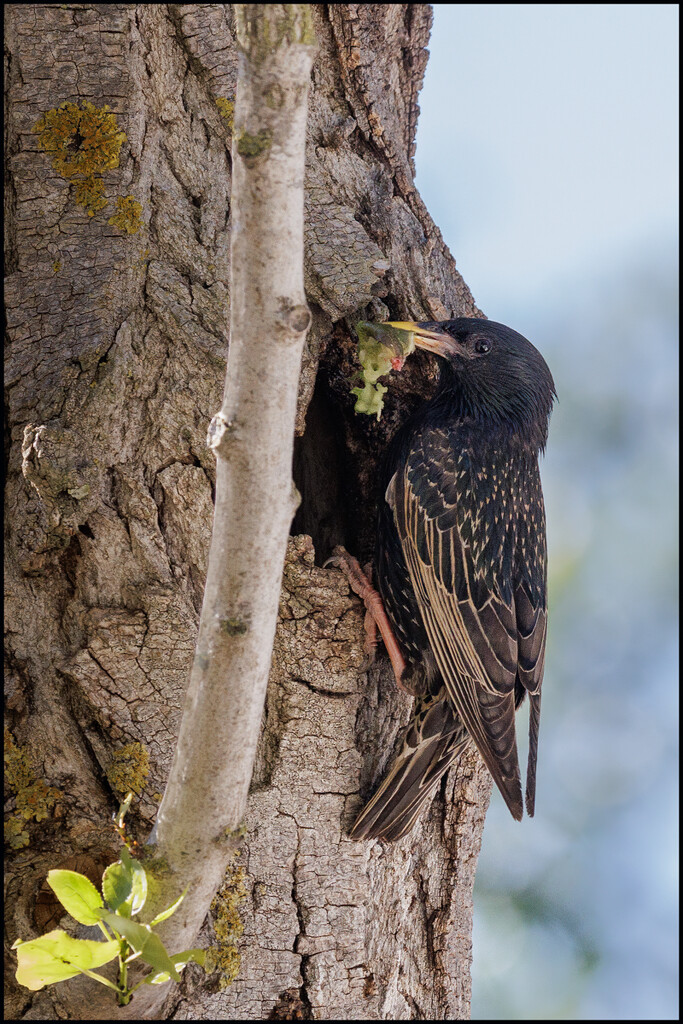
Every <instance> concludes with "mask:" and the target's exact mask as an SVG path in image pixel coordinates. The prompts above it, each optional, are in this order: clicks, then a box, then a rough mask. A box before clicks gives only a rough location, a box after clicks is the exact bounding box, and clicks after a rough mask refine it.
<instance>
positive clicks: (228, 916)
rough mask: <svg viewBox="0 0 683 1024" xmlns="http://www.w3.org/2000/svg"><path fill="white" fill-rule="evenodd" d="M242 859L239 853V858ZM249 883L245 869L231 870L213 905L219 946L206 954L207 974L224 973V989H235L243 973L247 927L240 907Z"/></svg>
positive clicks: (235, 867)
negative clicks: (241, 942) (242, 943)
mask: <svg viewBox="0 0 683 1024" xmlns="http://www.w3.org/2000/svg"><path fill="white" fill-rule="evenodd" d="M238 856H239V853H237V854H236V855H235V857H238ZM245 881H246V873H245V870H244V868H243V867H242V866H241V865H235V864H233V865H232V866H231V867H229V868H228V871H227V874H226V878H225V880H224V882H223V884H222V885H221V887H220V889H219V890H218V892H217V893H216V895H215V896H214V898H213V902H212V904H211V914H212V917H213V923H214V929H215V932H216V942H215V944H214V945H212V946H209V948H208V950H207V951H206V960H205V962H204V970H205V971H206V972H207V973H211V972H212V971H215V970H218V971H220V975H219V981H218V987H219V988H220V989H224V988H227V987H228V986H229V985H231V984H232V983H233V981H234V980H235V978H236V977H237V975H238V974H239V970H240V952H239V948H238V943H239V940H240V939H241V937H242V934H243V932H244V925H243V924H242V919H241V918H240V914H239V906H240V903H241V902H242V900H243V899H244V897H245V896H247V894H248V889H247V887H246V885H245Z"/></svg>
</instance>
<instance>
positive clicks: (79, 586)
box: [5, 4, 490, 1020]
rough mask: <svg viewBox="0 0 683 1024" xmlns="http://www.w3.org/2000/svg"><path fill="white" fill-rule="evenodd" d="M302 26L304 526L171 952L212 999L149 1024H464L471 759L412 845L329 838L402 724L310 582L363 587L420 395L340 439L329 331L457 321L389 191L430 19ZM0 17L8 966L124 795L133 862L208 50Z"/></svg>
mask: <svg viewBox="0 0 683 1024" xmlns="http://www.w3.org/2000/svg"><path fill="white" fill-rule="evenodd" d="M312 10H313V18H314V28H315V33H316V37H317V42H318V54H317V57H316V61H315V64H314V68H313V75H312V89H311V95H310V108H309V126H308V151H307V171H306V222H305V246H306V263H305V283H306V291H307V298H308V303H309V306H310V308H311V311H312V313H313V327H312V329H311V332H310V333H309V337H308V343H307V349H306V351H305V353H304V361H303V366H302V373H301V378H300V383H299V395H298V414H297V440H296V445H295V459H294V475H295V481H296V484H297V487H298V489H299V491H300V492H301V495H302V503H301V506H300V509H299V512H298V513H297V516H296V519H295V522H294V529H293V533H294V534H296V536H293V537H292V538H291V540H290V544H289V549H288V554H287V560H286V564H285V576H284V581H283V591H282V597H281V604H280V617H279V624H278V628H277V632H276V637H275V649H274V656H273V663H272V669H271V676H270V682H269V687H268V695H267V702H266V712H265V716H264V723H263V729H262V735H261V741H260V746H259V751H258V755H257V765H256V772H255V775H254V779H253V783H252V789H251V797H250V802H249V807H248V811H247V819H246V825H247V835H246V839H245V847H244V850H243V851H242V856H241V858H236V859H235V861H234V863H233V865H232V866H231V868H230V870H229V871H228V874H227V876H226V880H225V883H224V886H223V887H222V889H221V892H220V894H219V896H218V897H217V899H216V900H215V901H214V908H213V911H212V915H211V917H210V919H208V921H207V924H206V925H205V928H204V932H205V934H204V935H203V937H202V939H201V940H200V941H199V942H198V943H197V944H212V945H213V946H214V964H215V965H216V967H217V969H216V970H215V971H214V973H213V974H211V975H210V976H209V977H208V978H207V976H206V975H205V974H204V973H203V972H202V971H201V970H200V969H199V968H198V967H196V966H190V967H188V968H187V969H186V972H185V976H184V981H183V984H182V986H180V987H173V989H172V990H171V991H170V993H169V996H168V998H167V1002H166V1008H165V1011H164V1016H166V1017H168V1016H171V1015H172V1016H174V1017H177V1018H198V1017H205V1018H211V1017H213V1018H221V1019H235V1020H240V1019H241V1020H245V1019H247V1020H252V1019H253V1020H259V1019H261V1020H263V1019H269V1018H270V1019H297V1018H313V1019H330V1018H338V1019H362V1018H366V1017H367V1018H370V1019H391V1018H393V1019H411V1018H413V1019H417V1018H423V1019H432V1018H441V1019H444V1018H446V1019H464V1018H467V1017H468V1016H469V991H470V982H469V964H470V950H471V907H472V903H471V899H472V886H473V882H474V872H475V867H476V861H477V855H478V851H479V845H480V841H481V832H482V829H483V821H484V815H485V810H486V805H487V803H488V796H489V792H490V779H489V776H488V774H487V773H486V771H485V769H484V768H483V765H482V763H481V761H480V759H479V757H478V755H476V754H475V753H468V754H466V755H465V756H464V757H463V758H462V759H461V761H460V763H459V764H458V766H457V767H456V768H455V769H454V770H452V771H451V772H450V773H449V775H448V776H447V778H446V780H445V782H444V783H443V784H442V786H441V789H440V791H439V793H438V795H437V797H436V799H435V801H434V804H433V805H432V808H431V810H430V811H428V812H427V813H425V814H424V815H423V817H422V819H421V822H420V823H419V824H418V825H417V826H416V828H415V830H414V831H413V832H412V833H411V835H410V836H409V837H407V838H406V839H404V840H402V841H401V842H399V843H397V844H395V845H393V846H390V845H387V846H384V845H381V844H379V843H375V842H371V843H352V842H350V841H349V840H348V839H347V838H346V837H345V833H346V830H347V828H348V826H349V824H350V823H351V821H352V819H353V817H354V815H355V814H356V813H357V811H358V810H359V809H360V807H361V805H362V802H363V800H364V799H365V798H366V797H367V796H368V795H369V794H370V793H371V791H372V789H373V788H374V786H375V785H376V783H377V781H378V780H379V777H380V775H381V773H382V771H383V769H384V767H385V766H386V764H387V762H388V760H389V758H390V756H391V751H392V747H393V744H394V742H395V741H396V739H397V737H398V736H399V734H400V731H401V729H402V727H403V726H404V725H405V723H406V722H407V720H408V717H409V714H410V705H411V702H410V699H409V698H407V697H406V696H405V695H404V694H401V693H399V692H398V691H397V689H396V687H395V685H394V683H393V679H392V675H391V671H390V668H389V666H388V663H387V662H386V659H385V658H384V657H381V658H378V659H377V661H376V663H375V664H374V665H373V666H372V667H370V668H369V669H368V668H367V666H366V663H365V655H364V653H363V609H362V608H361V606H360V602H359V601H358V599H357V598H355V597H354V596H353V595H352V594H351V593H350V591H349V588H348V586H347V584H346V582H345V580H344V579H343V577H342V576H341V574H340V573H339V572H338V571H336V570H326V569H323V568H321V565H322V562H323V561H324V560H325V558H326V557H327V556H328V555H329V553H330V551H331V549H332V547H333V546H334V545H335V544H337V543H344V544H345V545H346V547H347V548H348V549H349V550H351V551H352V552H353V553H354V554H357V555H358V556H359V557H360V558H361V559H362V560H367V559H368V558H370V557H371V554H372V545H373V533H374V526H375V509H376V506H377V500H378V497H379V496H378V495H377V493H376V490H375V486H374V481H375V478H376V470H377V462H378V459H379V457H380V455H381V453H382V451H383V449H384V447H385V445H386V442H387V439H388V438H389V436H390V435H391V433H392V432H393V431H394V430H395V429H396V426H397V425H398V424H399V423H400V422H401V421H402V420H403V419H405V417H406V415H407V414H408V412H409V411H410V410H411V409H412V408H413V407H414V406H415V404H416V403H417V402H419V401H420V400H422V399H424V397H426V396H427V395H428V394H429V392H430V389H431V388H432V387H433V383H434V378H433V374H434V367H433V366H432V364H431V362H430V360H429V357H427V356H424V355H422V354H419V355H416V356H414V357H411V360H410V361H409V364H408V366H407V367H406V369H405V370H404V371H403V373H402V374H401V375H400V376H396V377H395V379H394V378H392V384H391V387H390V391H389V394H388V395H387V398H386V400H385V413H384V415H383V417H382V420H381V422H380V423H375V422H374V420H373V421H368V420H367V418H363V417H358V416H355V415H354V413H353V399H352V396H351V395H350V392H349V389H350V387H351V385H352V381H351V378H352V377H353V374H354V372H356V369H357V364H356V362H355V357H354V351H355V337H354V334H353V326H354V324H355V323H356V321H357V320H360V319H364V320H377V319H401V320H402V319H408V318H410V319H418V320H420V319H443V318H446V317H448V316H463V315H464V316H467V315H477V314H478V310H477V309H476V307H475V306H474V303H473V301H472V298H471V296H470V294H469V292H468V290H467V288H466V286H465V285H464V284H463V282H462V280H461V278H460V277H459V275H458V274H457V272H456V270H455V265H454V261H453V259H452V257H451V256H450V254H449V252H448V250H447V249H446V247H445V245H444V243H443V240H442V239H441V236H440V234H439V232H438V230H437V228H436V227H435V226H434V224H433V223H432V221H431V219H430V217H429V215H428V213H427V211H426V210H425V208H424V205H423V204H422V202H421V200H420V197H419V195H418V194H417V192H416V191H415V188H414V185H413V182H412V178H413V167H412V153H413V148H414V138H415V128H416V120H417V114H418V107H417V102H416V101H417V94H418V91H419V88H420V84H421V80H422V75H423V72H424V67H425V64H426V59H427V53H426V50H425V46H426V44H427V40H428V35H429V26H430V20H431V10H430V8H429V6H427V5H403V4H385V5H370V4H367V5H363V4H361V5H341V4H335V5H328V6H322V5H316V6H314V7H313V8H312ZM6 11H7V25H6V44H5V47H6V49H5V55H6V56H5V60H6V65H5V71H6V74H5V99H6V117H7V123H6V154H7V162H6V168H7V171H6V174H7V180H6V200H5V202H6V232H7V235H6V261H7V266H8V278H7V282H6V301H7V321H8V335H9V349H8V357H7V364H6V388H7V401H6V411H7V412H6V414H7V424H6V444H7V449H8V452H7V463H8V477H7V486H6V502H7V504H6V508H7V524H8V527H9V530H8V535H7V541H6V568H7V596H6V611H7V622H6V631H7V665H8V672H7V677H8V686H9V696H8V702H7V707H8V721H7V725H8V728H9V731H10V735H9V736H8V737H6V738H7V740H8V748H7V754H6V757H7V758H8V760H7V761H6V764H7V765H8V766H9V767H8V772H7V780H8V784H9V791H8V798H9V799H8V802H7V807H8V810H9V824H8V826H7V827H6V837H8V839H9V843H10V846H11V847H12V848H13V854H12V859H11V861H10V863H9V865H8V872H7V881H6V897H7V900H6V905H7V907H8V922H7V933H6V934H7V937H8V939H9V942H10V944H11V943H12V942H13V941H14V939H15V938H17V937H21V938H22V939H28V938H32V937H33V936H34V935H36V934H38V933H39V932H42V931H47V930H49V929H50V928H53V927H56V921H55V919H54V915H55V907H54V905H53V904H51V903H50V899H49V895H48V894H47V893H46V892H45V891H44V890H41V884H42V882H43V880H44V878H45V876H46V874H47V871H48V870H49V869H50V868H52V867H57V866H60V865H61V864H64V863H65V862H66V863H67V866H70V865H71V864H72V863H73V861H72V858H74V857H79V858H80V867H78V868H77V869H78V870H83V871H86V869H87V870H90V871H91V872H92V873H93V875H96V874H97V873H99V874H101V870H102V865H103V864H105V863H107V862H108V861H109V860H112V859H115V852H116V850H117V840H116V836H115V834H114V832H113V830H112V828H111V825H110V823H109V819H110V815H111V812H112V810H113V809H114V807H115V806H116V804H117V802H118V800H119V799H120V797H121V795H122V793H123V791H124V790H125V789H126V788H128V787H129V786H131V785H134V786H135V787H136V788H138V789H142V794H141V797H140V800H139V801H137V802H136V803H135V804H134V807H133V810H132V811H131V812H130V815H129V822H130V831H131V833H132V834H133V835H135V836H136V837H137V838H138V839H139V840H140V841H143V840H144V838H145V836H146V834H147V832H148V831H149V828H150V826H151V823H152V822H153V820H154V817H155V814H156V810H157V807H158V801H159V799H160V794H161V793H162V792H163V789H164V786H165V783H166V779H167V776H168V771H169V768H170V764H171V760H172V757H173V752H174V745H175V741H176V738H177V733H178V725H179V719H180V711H181V708H182V704H183V697H184V692H185V689H186V686H187V682H188V678H189V671H190V666H191V662H192V656H193V651H194V643H195V639H196V631H197V624H198V618H199V609H200V607H201V600H202V591H203V585H204V579H205V574H206V560H207V554H208V545H209V539H210V530H211V515H212V498H213V491H214V485H215V460H214V457H213V454H212V453H211V451H210V449H209V448H208V447H207V443H206V433H207V428H208V425H209V421H210V419H211V417H212V416H213V415H214V413H216V412H217V410H218V409H219V408H220V405H221V393H222V386H223V380H224V376H225V359H226V352H227V344H228V331H227V325H228V319H229V298H230V297H229V295H228V292H227V288H226V283H227V281H228V268H229V236H230V178H231V162H230V145H231V138H230V135H231V128H232V118H231V113H232V104H233V102H234V92H235V82H236V74H237V52H236V46H235V29H234V24H233V14H232V8H231V7H230V6H228V5H220V4H218V5H217V4H210V5H197V4H192V5H164V4H148V5H145V4H143V5H115V4H107V5H87V4H76V5H73V4H72V5H9V6H8V7H7V8H6ZM65 101H68V102H69V103H71V104H74V105H76V106H78V107H80V108H81V109H83V108H84V104H85V102H86V101H87V102H89V103H91V104H92V105H93V107H94V108H95V113H94V114H92V117H91V118H90V121H89V122H88V125H87V126H86V121H85V120H83V121H82V122H81V123H79V127H78V128H77V129H76V130H74V132H72V134H71V135H70V136H69V135H68V134H67V135H66V136H65V141H64V139H62V142H60V141H59V138H58V136H59V130H60V127H63V125H64V123H65V117H69V116H72V117H73V116H78V115H73V110H72V108H63V109H62V111H61V112H60V110H59V109H58V108H59V107H60V104H62V103H63V102H65ZM105 105H108V106H109V107H110V108H111V114H113V115H114V117H113V118H110V119H108V115H107V113H106V112H101V113H99V112H100V111H102V108H103V107H104V106H105ZM70 110H71V114H70ZM49 111H53V112H54V113H53V115H52V117H51V119H50V118H49V117H48V118H46V117H45V115H46V114H47V113H48V112H49ZM41 119H42V122H41ZM114 119H115V123H114ZM39 122H41V123H39ZM37 124H38V131H34V127H35V126H36V125H37ZM93 125H94V129H93ZM86 128H87V131H90V130H91V129H92V130H93V139H92V142H93V143H95V146H94V149H90V150H88V154H89V155H88V160H89V161H90V162H89V163H86V162H85V160H81V159H80V156H79V154H82V153H84V152H85V151H86V150H87V144H88V141H89V140H88V136H87V131H86ZM118 132H125V138H122V137H120V136H119V135H118ZM95 136H96V137H95ZM84 139H85V142H84V141H83V140H84ZM93 152H94V153H95V156H94V157H93V156H92V153H93ZM79 161H80V162H79ZM98 161H99V162H98ZM127 197H133V198H127ZM105 200H106V203H105V202H104V201H105ZM117 200H119V202H118V203H117ZM136 202H137V203H140V204H141V210H140V209H139V208H138V207H136V206H135V203H136ZM103 203H104V205H103ZM263 230H264V231H267V230H268V225H264V226H263ZM244 501H245V504H247V505H248V502H249V495H248V494H245V495H244ZM146 773H147V774H146ZM143 786H144V788H142V787H143ZM86 873H87V871H86ZM51 915H52V916H51ZM57 917H58V915H57ZM171 952H175V950H171ZM6 963H8V964H9V979H8V985H7V991H8V998H9V1000H10V1001H9V1003H8V1006H7V1011H8V1015H10V1016H13V1017H17V1018H21V1017H25V1018H26V1019H54V1018H55V1017H56V1016H58V1015H59V1016H64V1015H66V1016H67V1017H70V1018H71V1019H95V1018H96V1017H98V1016H101V1015H104V1016H113V1013H114V1011H115V1007H114V1006H113V1004H111V1005H109V1004H104V1003H99V1002H98V1000H99V999H100V998H101V997H100V992H99V991H97V992H92V993H91V992H90V989H88V990H87V991H88V993H89V994H90V995H91V997H92V998H91V1000H90V1002H89V1004H88V1005H87V1006H86V1007H85V1008H84V1009H83V1010H81V1011H79V1009H78V1006H77V1004H76V1001H75V1000H72V1001H71V1003H70V1002H69V998H70V997H69V991H70V989H71V987H72V983H71V982H65V983H62V984H61V985H58V986H54V988H48V989H43V990H42V991H41V992H39V993H36V994H31V993H29V992H28V991H27V990H26V989H21V988H19V987H18V986H17V985H16V983H15V982H14V979H13V971H14V959H13V957H12V956H11V955H10V956H8V957H7V958H6ZM88 984H90V985H91V988H92V989H93V990H94V989H96V988H97V989H98V988H99V986H96V984H95V983H94V982H92V983H88ZM102 993H104V996H107V997H108V994H107V992H106V990H104V989H102ZM102 998H103V997H102ZM134 1005H135V1004H134V1002H133V1004H132V1006H134ZM105 1011H106V1012H105Z"/></svg>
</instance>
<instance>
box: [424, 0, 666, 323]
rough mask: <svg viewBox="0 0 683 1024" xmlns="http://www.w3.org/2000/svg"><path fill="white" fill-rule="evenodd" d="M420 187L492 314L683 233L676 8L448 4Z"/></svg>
mask: <svg viewBox="0 0 683 1024" xmlns="http://www.w3.org/2000/svg"><path fill="white" fill-rule="evenodd" d="M429 51H430V60H429V64H428V66H427V73H426V79H425V84H424V88H423V90H422V94H421V97H420V108H421V114H420V121H419V128H418V144H417V158H416V163H417V184H418V187H419V189H420V192H421V194H422V196H423V198H424V199H425V202H426V203H427V206H428V208H429V210H430V212H431V214H432V216H433V217H434V220H435V221H436V223H437V224H438V225H439V227H440V228H441V230H442V232H443V234H444V237H445V239H446V242H447V243H448V245H449V246H450V248H451V251H452V252H453V254H454V255H455V257H456V260H457V263H458V268H459V270H460V272H461V273H462V274H463V276H464V278H465V280H466V281H467V283H468V284H469V286H470V288H471V289H472V291H473V293H474V296H475V299H476V301H477V303H478V304H479V306H480V307H481V308H482V309H483V310H484V311H485V312H486V314H487V316H489V317H491V318H492V319H503V320H504V319H505V316H504V311H505V308H506V304H507V303H511V304H512V305H514V306H515V307H516V306H517V305H518V304H519V301H520V299H523V298H524V296H526V295H532V294H534V293H542V292H543V289H544V288H545V287H546V285H547V284H549V283H551V282H556V281H557V280H558V279H559V278H560V277H561V276H562V275H564V274H566V273H569V274H571V275H575V274H576V273H579V272H582V271H589V270H590V268H591V267H592V266H594V265H595V266H597V265H604V264H605V263H606V262H609V261H610V260H613V259H620V258H623V256H624V254H625V253H628V252H629V251H633V252H637V250H638V249H639V248H640V247H642V246H648V245H650V244H652V243H653V242H656V241H657V240H658V239H659V238H660V237H662V236H664V235H666V234H668V235H669V236H672V235H673V233H674V230H675V224H676V220H677V215H678V208H677V192H678V133H677V124H678V68H677V61H678V7H677V5H674V4H652V5H647V6H646V5H644V4H631V5H627V4H436V5H435V7H434V29H433V31H432V37H431V40H430V44H429Z"/></svg>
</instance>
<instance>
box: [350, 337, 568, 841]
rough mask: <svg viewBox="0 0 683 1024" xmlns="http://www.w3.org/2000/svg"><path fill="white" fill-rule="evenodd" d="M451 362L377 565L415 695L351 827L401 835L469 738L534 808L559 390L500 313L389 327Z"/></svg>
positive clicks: (518, 798) (391, 496) (391, 460)
mask: <svg viewBox="0 0 683 1024" xmlns="http://www.w3.org/2000/svg"><path fill="white" fill-rule="evenodd" d="M393 326H394V327H398V328H402V329H404V330H411V331H414V333H415V343H416V345H417V346H419V347H420V348H424V349H427V350H428V351H430V352H434V353H435V354H436V355H438V356H441V357H442V360H443V363H442V368H441V379H440V384H439V388H438V391H437V393H436V395H435V396H434V397H433V398H432V399H431V401H429V402H428V403H427V404H426V405H424V406H423V407H422V408H421V409H420V410H419V411H418V412H417V413H416V414H415V415H414V416H413V417H412V418H411V419H410V420H409V421H408V422H407V423H406V424H405V425H404V426H403V427H402V428H401V429H400V430H399V431H398V433H397V435H396V436H395V438H394V439H393V441H392V443H391V445H390V447H389V450H388V453H387V456H386V459H385V464H384V472H383V477H382V491H383V498H382V501H381V508H380V514H379V523H378V532H377V548H376V559H375V561H376V571H377V579H378V586H379V592H380V594H381V597H382V601H383V603H384V607H385V609H386V612H387V614H388V616H389V619H390V622H391V624H392V626H393V629H394V632H395V634H396V637H397V639H398V643H399V646H400V647H401V649H402V651H403V652H404V654H405V658H406V662H407V664H406V667H405V670H404V671H403V673H402V676H401V682H402V683H403V685H404V686H406V687H408V688H410V689H411V690H412V692H415V694H416V696H417V701H416V707H415V713H414V717H413V719H412V722H411V724H410V725H409V727H408V730H407V732H406V735H405V739H404V743H403V749H402V750H401V752H400V754H399V755H398V757H397V758H396V761H395V762H394V764H393V766H392V767H391V769H390V771H389V773H388V774H387V776H386V778H385V779H384V781H383V783H382V785H381V786H380V788H379V790H378V791H377V793H376V794H375V795H374V797H373V798H372V799H371V800H370V802H369V803H368V804H367V806H366V807H365V808H364V809H363V811H362V812H361V814H360V815H359V817H358V819H357V821H356V823H355V824H354V826H353V829H352V830H351V833H350V834H351V838H353V839H369V838H381V839H385V840H395V839H399V838H400V837H401V836H403V835H405V834H406V832H408V831H409V829H410V828H411V827H412V825H413V824H414V822H415V819H416V818H417V815H418V814H419V812H420V810H421V809H422V807H423V805H424V804H425V802H426V801H427V800H428V799H429V797H431V796H432V794H433V793H434V790H435V788H436V786H437V784H438V782H439V779H440V778H441V777H442V776H443V774H444V772H445V771H446V770H447V769H448V768H449V766H450V765H451V764H452V763H453V761H454V760H455V758H456V757H457V756H458V754H459V753H460V752H461V751H462V750H463V748H464V747H465V745H466V744H467V743H469V742H470V740H471V741H473V742H474V743H475V745H476V747H477V749H478V750H479V752H480V754H481V756H482V757H483V759H484V761H485V762H486V764H487V766H488V768H489V771H490V772H491V775H492V776H493V779H494V781H495V783H496V785H497V786H498V788H499V789H500V791H501V793H502V795H503V798H504V799H505V802H506V804H507V805H508V807H509V809H510V811H511V812H512V815H513V817H515V818H516V819H517V820H520V819H521V817H522V813H523V803H522V785H521V780H520V771H519V762H518V756H517V742H516V737H515V711H516V709H517V708H518V707H519V706H520V704H521V703H522V701H523V700H524V697H525V695H526V694H528V695H529V703H530V716H529V760H528V766H527V780H526V807H527V812H528V814H530V815H533V813H534V799H535V792H536V756H537V750H538V726H539V716H540V706H541V682H542V679H543V664H544V656H545V639H546V622H547V597H546V579H547V570H546V561H547V560H546V536H545V512H544V506H543V494H542V491H541V481H540V476H539V469H538V457H539V453H540V452H542V451H543V449H544V448H545V444H546V441H547V437H548V420H549V416H550V412H551V408H552V404H553V399H554V397H555V386H554V383H553V378H552V376H551V374H550V370H549V369H548V366H547V365H546V362H545V360H544V359H543V357H542V356H541V354H540V352H538V351H537V349H536V348H534V346H533V345H532V344H531V343H530V342H529V341H527V340H526V338H523V337H522V336H521V335H520V334H517V333H516V332H515V331H513V330H511V329H510V328H509V327H505V326H504V325H503V324H498V323H494V322H493V321H490V320H482V319H473V318H472V319H470V318H461V319H457V320H447V321H445V322H443V323H394V324H393Z"/></svg>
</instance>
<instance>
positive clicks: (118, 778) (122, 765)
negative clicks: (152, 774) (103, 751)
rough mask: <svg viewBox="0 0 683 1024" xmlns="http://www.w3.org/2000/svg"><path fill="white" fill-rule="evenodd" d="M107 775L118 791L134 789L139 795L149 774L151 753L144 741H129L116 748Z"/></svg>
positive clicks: (112, 785)
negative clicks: (145, 746)
mask: <svg viewBox="0 0 683 1024" xmlns="http://www.w3.org/2000/svg"><path fill="white" fill-rule="evenodd" d="M106 775H107V779H108V780H109V783H110V784H111V787H112V789H114V790H115V792H116V793H119V794H123V793H127V792H128V791H129V790H132V791H133V792H134V793H137V795H138V796H139V795H140V793H141V792H142V790H143V788H144V785H145V780H146V778H147V776H148V775H149V754H148V753H147V751H146V750H145V748H144V747H143V745H142V743H137V742H135V743H128V744H127V745H126V746H125V747H121V749H120V750H115V751H114V753H113V754H112V759H111V762H110V764H109V766H108V767H107V769H106Z"/></svg>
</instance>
